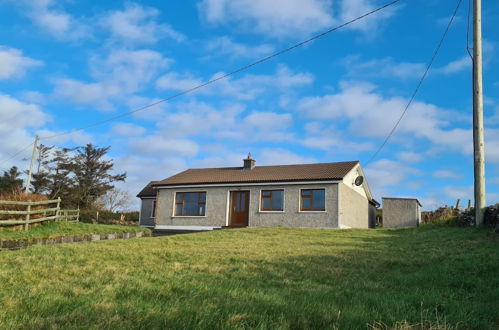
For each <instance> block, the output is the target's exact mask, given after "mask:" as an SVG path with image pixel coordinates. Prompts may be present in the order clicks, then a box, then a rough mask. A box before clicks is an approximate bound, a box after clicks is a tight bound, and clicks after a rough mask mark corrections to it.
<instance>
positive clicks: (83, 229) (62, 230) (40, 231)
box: [0, 222, 147, 240]
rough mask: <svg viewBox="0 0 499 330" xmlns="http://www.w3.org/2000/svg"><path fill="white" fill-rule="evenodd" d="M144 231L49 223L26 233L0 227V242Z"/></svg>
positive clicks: (86, 224)
mask: <svg viewBox="0 0 499 330" xmlns="http://www.w3.org/2000/svg"><path fill="white" fill-rule="evenodd" d="M144 230H147V229H144V228H143V227H138V226H113V225H93V224H89V223H82V222H78V223H72V222H49V223H47V224H45V225H43V226H36V227H35V226H32V227H30V229H29V230H28V231H24V230H16V231H13V230H12V229H11V228H9V227H0V240H7V239H20V238H45V237H56V236H67V235H84V234H112V233H126V232H134V231H144Z"/></svg>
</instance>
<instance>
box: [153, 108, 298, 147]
mask: <svg viewBox="0 0 499 330" xmlns="http://www.w3.org/2000/svg"><path fill="white" fill-rule="evenodd" d="M175 108H176V110H175V111H173V110H172V111H170V112H169V113H166V114H165V115H164V116H163V117H162V119H161V121H160V122H159V123H158V129H159V131H161V132H162V135H164V136H168V137H175V138H184V137H187V136H190V137H192V136H206V137H209V138H210V139H211V140H213V139H222V140H224V141H226V140H227V139H231V140H239V141H242V140H244V141H246V142H247V143H251V142H255V141H272V142H279V141H290V140H291V139H292V138H293V135H292V134H291V133H290V129H291V126H292V122H293V118H292V115H291V114H289V113H276V112H272V111H252V112H251V113H249V114H246V113H245V112H244V110H245V107H244V106H242V105H240V104H237V103H234V104H229V105H227V106H225V107H221V108H215V107H213V106H211V105H208V104H206V103H203V102H196V101H190V102H182V103H178V104H176V105H175Z"/></svg>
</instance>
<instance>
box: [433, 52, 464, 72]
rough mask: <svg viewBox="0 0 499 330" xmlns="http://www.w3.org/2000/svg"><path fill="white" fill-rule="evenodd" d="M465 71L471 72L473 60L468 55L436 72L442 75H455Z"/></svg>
mask: <svg viewBox="0 0 499 330" xmlns="http://www.w3.org/2000/svg"><path fill="white" fill-rule="evenodd" d="M464 70H471V59H470V57H469V56H468V55H466V56H463V57H461V58H458V59H457V60H454V61H451V62H449V63H447V64H446V65H444V66H443V67H440V68H437V69H436V70H435V71H436V72H438V73H442V74H446V75H449V74H454V73H458V72H462V71H464Z"/></svg>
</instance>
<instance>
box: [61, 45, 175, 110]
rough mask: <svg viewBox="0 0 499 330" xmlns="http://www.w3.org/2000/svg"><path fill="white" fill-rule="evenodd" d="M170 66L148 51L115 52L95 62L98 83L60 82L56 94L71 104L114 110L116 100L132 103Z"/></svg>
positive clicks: (93, 71)
mask: <svg viewBox="0 0 499 330" xmlns="http://www.w3.org/2000/svg"><path fill="white" fill-rule="evenodd" d="M170 63H171V60H170V59H168V58H165V57H163V56H162V55H161V54H160V53H158V52H156V51H152V50H148V49H143V50H114V51H112V52H111V53H110V54H109V55H108V56H107V57H106V58H104V59H102V58H99V57H94V58H92V59H91V63H90V68H91V70H90V71H91V75H92V77H93V78H94V79H95V80H96V81H95V82H83V81H78V80H73V79H58V80H56V82H55V84H56V87H55V90H54V94H55V95H56V96H57V97H59V98H62V99H66V100H67V101H69V102H71V103H75V104H82V105H90V106H96V107H98V108H97V109H96V110H104V111H106V110H111V109H113V101H115V100H122V101H126V100H128V98H129V97H130V94H133V93H135V92H137V91H140V90H143V89H144V88H146V87H147V86H148V84H149V83H150V82H151V81H152V80H153V79H154V78H155V77H156V76H157V74H158V73H159V72H160V71H161V70H163V69H165V68H167V67H168V66H169V64H170Z"/></svg>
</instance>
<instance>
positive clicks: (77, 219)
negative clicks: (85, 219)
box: [76, 206, 80, 222]
mask: <svg viewBox="0 0 499 330" xmlns="http://www.w3.org/2000/svg"><path fill="white" fill-rule="evenodd" d="M76 222H80V207H79V206H78V212H77V213H76Z"/></svg>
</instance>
